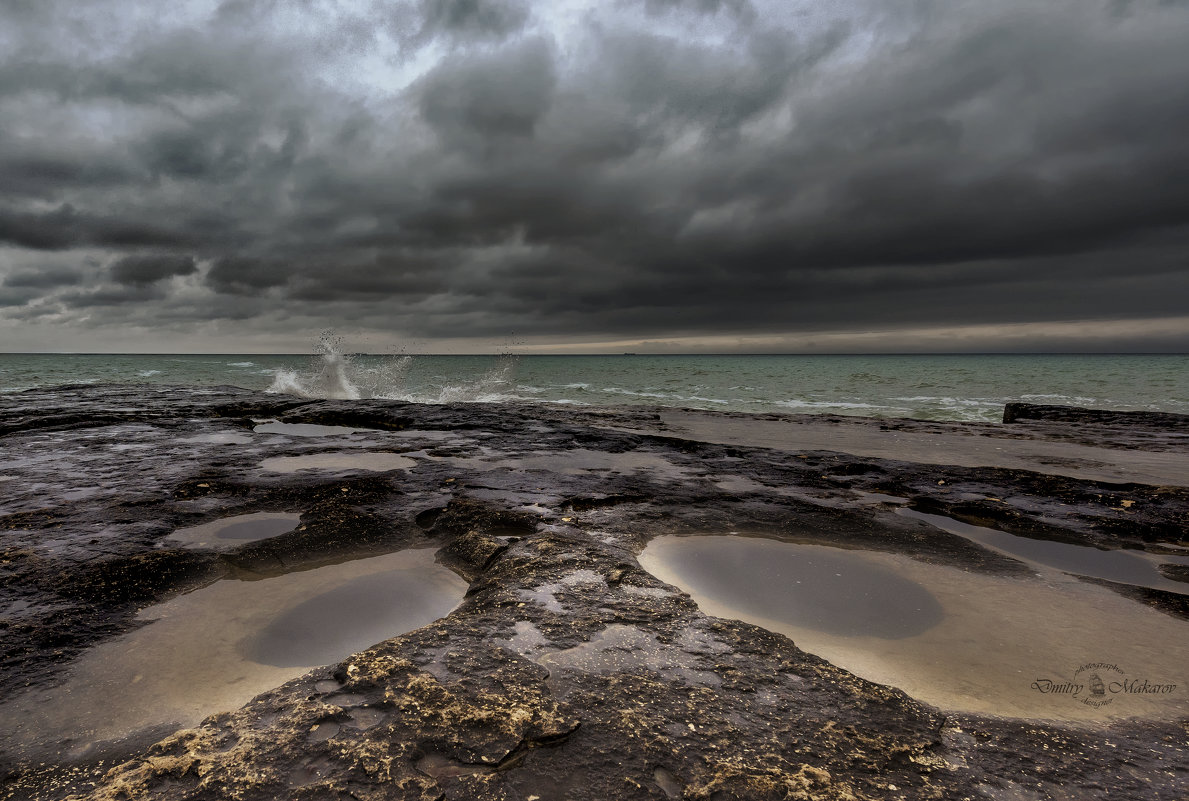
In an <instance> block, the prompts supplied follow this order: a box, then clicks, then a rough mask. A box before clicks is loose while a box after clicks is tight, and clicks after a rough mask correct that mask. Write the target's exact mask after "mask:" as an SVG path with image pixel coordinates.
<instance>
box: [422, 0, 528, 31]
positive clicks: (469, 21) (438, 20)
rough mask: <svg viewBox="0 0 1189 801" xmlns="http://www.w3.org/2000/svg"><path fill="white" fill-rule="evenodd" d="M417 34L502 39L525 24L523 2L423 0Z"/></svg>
mask: <svg viewBox="0 0 1189 801" xmlns="http://www.w3.org/2000/svg"><path fill="white" fill-rule="evenodd" d="M421 13H422V19H423V22H422V27H421V30H420V36H421V37H423V38H430V39H432V38H433V37H435V36H437V35H439V34H443V33H445V34H450V35H454V36H462V37H467V38H480V39H481V38H493V39H503V38H505V37H507V36H508V35H510V34H512V33H515V32H516V31H519V30H520V29H521V28H523V27H524V25H525V23H526V22H527V21H528V18H529V9H528V4H527V3H526V2H516V0H503V2H501V0H423V2H422V3H421Z"/></svg>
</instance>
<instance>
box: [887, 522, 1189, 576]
mask: <svg viewBox="0 0 1189 801" xmlns="http://www.w3.org/2000/svg"><path fill="white" fill-rule="evenodd" d="M896 514H898V515H903V516H904V517H911V518H915V519H917V520H924V521H925V522H926V523H929V524H930V525H933V526H936V527H937V528H939V529H941V530H942V531H948V532H949V533H951V534H957V535H958V536H960V537H965V538H966V539H968V540H972V541H974V542H977V543H978V544H980V545H984V546H986V547H988V548H991V549H993V550H996V551H999V552H1000V553H1003V554H1006V555H1008V556H1013V557H1016V558H1017V559H1023V560H1026V561H1029V562H1034V563H1036V564H1038V565H1044V566H1046V567H1054V568H1057V569H1058V570H1064V571H1066V572H1068V573H1075V574H1077V575H1080V576H1091V577H1093V578H1101V579H1107V580H1108V581H1118V582H1122V583H1124V584H1136V585H1139V586H1141V587H1152V588H1153V589H1158V590H1169V591H1171V592H1179V593H1186V592H1189V586H1187V585H1185V584H1184V583H1182V582H1176V581H1171V580H1169V579H1167V578H1165V577H1164V576H1163V575H1161V574H1160V571H1159V570H1158V569H1157V564H1158V563H1159V562H1169V563H1173V564H1189V558H1185V557H1183V556H1161V557H1158V558H1153V557H1152V556H1151V555H1148V554H1144V553H1142V552H1138V551H1123V550H1112V551H1104V550H1100V549H1098V548H1090V547H1087V546H1084V545H1071V544H1068V543H1064V542H1051V541H1049V540H1036V539H1032V538H1031V537H1018V536H1016V535H1015V534H1008V533H1007V532H1004V531H999V530H997V529H993V528H986V527H984V526H972V525H971V524H969V523H963V522H961V521H959V520H954V519H953V518H949V517H944V516H942V515H930V514H925V513H923V512H916V511H913V510H912V509H897V510H896Z"/></svg>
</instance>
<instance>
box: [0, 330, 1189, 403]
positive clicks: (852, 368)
mask: <svg viewBox="0 0 1189 801" xmlns="http://www.w3.org/2000/svg"><path fill="white" fill-rule="evenodd" d="M102 383H123V384H127V383H132V384H143V385H147V386H161V385H171V384H173V385H177V384H180V385H190V386H195V385H197V386H216V385H232V386H237V387H243V388H245V389H251V390H262V391H265V392H272V393H283V394H288V395H295V396H299V397H306V398H335V399H346V400H350V399H359V398H388V399H393V400H400V401H412V402H417V403H452V402H474V403H544V404H557V405H572V406H624V405H650V406H671V407H683V408H695V409H719V410H725V411H741V412H759V413H764V412H776V413H802V414H834V415H860V416H866V417H881V418H915V419H923V420H949V421H986V422H993V421H999V420H1000V419H1002V415H1003V405H1004V404H1005V403H1007V402H1009V401H1024V402H1029V403H1042V404H1063V405H1075V406H1084V407H1092V408H1101V409H1138V410H1151V411H1164V412H1176V413H1180V414H1189V354H1154V355H1131V354H1129V355H1105V354H1104V355H1094V354H1077V355H1069V354H1047V355H1015V354H1012V355H999V354H986V355H967V354H963V355H754V356H746V355H744V356H740V355H647V354H639V355H636V354H616V355H590V356H572V355H567V356H544V355H517V354H514V353H505V354H502V355H497V356H435V355H407V354H384V355H376V354H349V353H341V352H339V351H338V350H336V349H335V348H334V347H330V346H325V345H322V346H320V347H318V348H317V349H315V351H314V352H313V353H311V354H308V355H300V354H299V355H293V354H250V355H249V354H236V355H217V354H189V355H153V354H118V355H113V354H84V353H78V354H20V353H8V354H0V393H13V392H21V391H24V390H28V389H34V388H39V387H52V386H57V385H69V384H102Z"/></svg>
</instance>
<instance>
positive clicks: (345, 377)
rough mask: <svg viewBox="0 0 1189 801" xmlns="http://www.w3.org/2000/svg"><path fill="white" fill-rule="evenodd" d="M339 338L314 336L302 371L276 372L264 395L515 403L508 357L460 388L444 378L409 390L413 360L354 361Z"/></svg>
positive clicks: (511, 363) (403, 357) (513, 371)
mask: <svg viewBox="0 0 1189 801" xmlns="http://www.w3.org/2000/svg"><path fill="white" fill-rule="evenodd" d="M342 344H343V343H342V338H341V337H338V336H335V335H334V334H333V333H331V332H325V333H323V334H322V335H321V336H320V337H318V342H317V344H316V345H315V346H314V356H313V358H312V359H311V361H310V366H309V368H308V369H306V370H287V369H281V370H278V371H277V372H276V374H275V375H274V376H273V381H272V384H271V385H270V386H269V387H268V389H267V390H265V391H266V392H271V393H274V394H283V395H296V396H297V397H299V398H321V399H327V400H360V399H363V398H381V399H384V400H399V401H407V402H413V403H459V402H498V401H503V400H511V399H514V398H515V396H513V395H511V394H510V391H511V389H512V388H513V387H514V385H515V381H514V379H515V374H516V368H517V364H518V360H517V357H516V356H515V355H513V354H503V355H501V356H498V357H497V359H496V363H495V365H494V366H493V367H491V368H490V369H488V370H487V371H486V372H484V373H483V375H481V376H480V377H479V378H477V379H475V380H473V381H464V382H462V383H447V381H446V380H445V379H442V380H440V381H437V382H431V383H429V384H422V385H418V386H413V385H412V384H411V382H410V380H409V370H410V368H411V367H412V366H413V363H414V362H413V357H412V356H408V355H401V356H387V357H363V358H360V357H356V356H352V355H350V354H346V353H344V352H343V348H342Z"/></svg>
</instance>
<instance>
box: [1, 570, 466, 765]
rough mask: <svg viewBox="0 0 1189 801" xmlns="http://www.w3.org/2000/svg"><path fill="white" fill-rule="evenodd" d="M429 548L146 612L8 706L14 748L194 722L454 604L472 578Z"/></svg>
mask: <svg viewBox="0 0 1189 801" xmlns="http://www.w3.org/2000/svg"><path fill="white" fill-rule="evenodd" d="M433 554H434V551H433V550H431V549H423V550H411V551H401V552H398V553H393V554H386V555H384V556H377V557H373V558H370V559H360V560H356V561H353V562H346V563H343V564H337V565H330V566H327V567H321V568H318V569H315V570H306V571H299V572H294V573H289V574H286V575H283V576H277V577H275V578H268V579H263V580H259V581H233V580H226V581H219V582H216V583H215V584H212V585H210V586H209V587H205V588H203V589H200V590H196V591H194V592H191V593H188V594H186V595H182V596H179V597H177V598H174V599H173V600H170V601H167V602H165V603H162V604H158V605H156V606H152V607H149V608H147V609H145V610H143V611H142V612H141V613H140V616H139V617H140V618H141V619H142V620H145V621H148V625H146V626H144V627H143V628H140V629H138V630H136V631H133V632H130V633H128V634H126V635H124V636H122V637H119V638H117V639H115V640H112V641H109V642H106V643H103V644H101V645H99V646H97V647H95V648H93V649H91V650H90V651H88V652H87V653H85V654H84V655H83V656H82V657H80V658H79V660H78V661H77V662H76V663H75V664H74V666H73V667H72V668H71V670H70V672H69V675H68V677H67V679H66V681H65V683H64V684H62V685H61V686H59V687H55V688H53V689H50V690H41V691H35V692H31V693H27V694H25V695H23V696H20V697H17V698H15V699H13V700H12V701H9V702H7V703H5V704H3V705H2V706H0V713H2V714H3V715H4V719H5V721H6V723H7V729H8V731H7V734H5V735H4V739H5V740H7V741H8V742H5V743H3V745H4V746H5V750H8V749H9V748H12V749H14V750H16V751H18V752H26V753H32V754H34V755H36V754H37V753H39V752H40V753H43V754H44V753H46V752H49V753H52V754H55V755H62V756H73V757H79V756H83V755H86V754H87V753H88V752H90V751H91V750H92V749H93V748H95V747H97V745H98V744H100V743H101V742H102V741H104V740H111V739H114V738H120V737H126V736H130V735H134V734H135V733H137V732H139V731H144V730H148V729H155V728H159V727H173V728H176V727H179V726H189V725H194V724H196V723H198V722H199V721H200V720H202V719H203V718H204V717H206V716H207V715H210V714H213V713H215V712H219V711H223V710H231V709H236V708H238V707H239V706H241V705H243V704H244V703H245V702H247V701H248V700H250V699H251V698H253V697H254V696H256V695H258V694H259V693H261V692H264V691H266V690H269V689H271V688H273V687H276V686H279V685H280V684H282V683H284V682H286V681H288V680H289V679H292V678H295V677H297V676H300V675H302V674H303V673H305V672H306V671H308V670H309V669H310V668H312V667H315V666H318V665H324V664H330V663H333V662H337V661H338V660H340V659H343V658H345V657H347V656H349V655H350V654H352V653H354V652H356V651H360V650H363V649H365V648H367V647H369V646H371V645H374V644H375V643H377V642H381V641H383V640H385V639H388V638H390V637H394V636H397V635H399V634H403V633H405V632H408V631H411V630H413V629H416V628H419V627H421V626H424V625H426V624H427V623H430V622H432V621H434V620H435V619H437V618H439V617H442V616H443V615H446V614H448V613H449V612H450V611H451V610H452V609H454V607H455V606H457V605H458V604H459V603H460V602H461V601H462V597H463V594H464V593H465V592H466V588H467V585H466V583H465V582H464V581H463V580H462V579H460V578H459V577H458V576H456V575H455V574H454V573H452V572H451V571H449V570H447V569H446V568H444V567H441V566H440V565H438V564H436V563H435V561H434V557H433Z"/></svg>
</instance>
